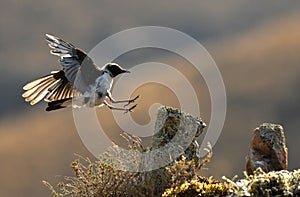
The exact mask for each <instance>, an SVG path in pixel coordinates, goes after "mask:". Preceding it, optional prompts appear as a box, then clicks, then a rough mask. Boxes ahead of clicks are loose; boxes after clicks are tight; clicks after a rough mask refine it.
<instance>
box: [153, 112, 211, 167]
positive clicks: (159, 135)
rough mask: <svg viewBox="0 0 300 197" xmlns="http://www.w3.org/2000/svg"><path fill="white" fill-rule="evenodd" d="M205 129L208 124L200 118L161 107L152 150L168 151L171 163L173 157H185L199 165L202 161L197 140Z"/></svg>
mask: <svg viewBox="0 0 300 197" xmlns="http://www.w3.org/2000/svg"><path fill="white" fill-rule="evenodd" d="M205 127H206V124H205V123H204V122H203V121H202V120H201V119H199V118H195V117H193V116H191V115H190V114H187V113H183V112H181V111H179V110H178V109H174V108H171V107H161V108H160V109H159V110H158V114H157V120H156V123H155V128H154V131H155V134H154V135H153V137H152V146H151V149H152V151H153V150H154V149H164V150H166V151H165V152H166V153H167V154H169V157H171V158H170V161H171V160H173V159H174V158H173V156H177V158H180V157H179V156H184V157H185V158H186V160H187V161H190V160H192V159H193V160H194V161H195V163H196V164H197V163H198V162H199V161H200V156H199V152H200V150H199V148H200V147H199V145H198V143H197V141H196V139H197V137H199V135H200V134H201V133H202V132H203V129H204V128H205ZM163 160H166V157H165V158H163Z"/></svg>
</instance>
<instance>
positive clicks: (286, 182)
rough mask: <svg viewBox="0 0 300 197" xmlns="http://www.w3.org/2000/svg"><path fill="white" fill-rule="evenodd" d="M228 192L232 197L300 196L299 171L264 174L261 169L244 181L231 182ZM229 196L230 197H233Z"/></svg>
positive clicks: (246, 177) (246, 176)
mask: <svg viewBox="0 0 300 197" xmlns="http://www.w3.org/2000/svg"><path fill="white" fill-rule="evenodd" d="M226 180H227V182H228V184H229V191H230V192H231V193H232V194H233V195H234V196H253V197H261V196H278V197H279V196H300V170H299V169H298V170H294V171H286V170H281V171H272V172H268V173H265V172H264V171H263V170H262V169H261V168H258V169H257V170H256V171H254V172H253V175H249V176H248V175H247V174H245V179H241V180H239V181H236V182H234V181H231V180H229V179H226ZM233 195H231V196H233Z"/></svg>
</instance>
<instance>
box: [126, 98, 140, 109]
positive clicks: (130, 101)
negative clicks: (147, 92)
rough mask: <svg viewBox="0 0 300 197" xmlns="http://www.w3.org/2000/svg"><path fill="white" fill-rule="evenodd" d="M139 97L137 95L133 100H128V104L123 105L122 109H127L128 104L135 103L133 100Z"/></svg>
mask: <svg viewBox="0 0 300 197" xmlns="http://www.w3.org/2000/svg"><path fill="white" fill-rule="evenodd" d="M139 97H140V95H137V96H136V97H135V98H134V99H131V100H129V101H128V103H127V104H125V105H124V107H127V106H128V105H129V104H130V103H133V102H135V100H136V99H138V98H139Z"/></svg>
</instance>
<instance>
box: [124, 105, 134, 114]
mask: <svg viewBox="0 0 300 197" xmlns="http://www.w3.org/2000/svg"><path fill="white" fill-rule="evenodd" d="M136 106H137V104H135V105H134V106H132V107H130V108H126V111H125V112H124V114H126V113H128V112H133V109H134V108H136Z"/></svg>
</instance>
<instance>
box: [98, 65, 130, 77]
mask: <svg viewBox="0 0 300 197" xmlns="http://www.w3.org/2000/svg"><path fill="white" fill-rule="evenodd" d="M103 70H104V71H106V72H108V73H109V74H110V76H111V77H116V76H118V75H119V74H122V73H130V71H129V70H126V69H124V68H122V67H121V66H119V65H118V64H116V63H108V64H106V65H105V66H104V69H103Z"/></svg>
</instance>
